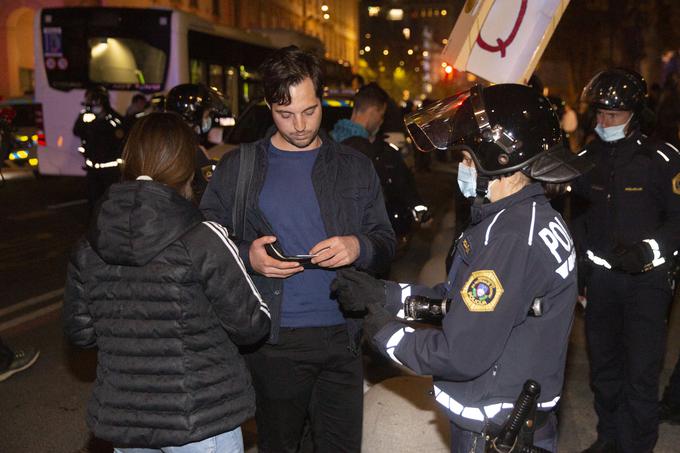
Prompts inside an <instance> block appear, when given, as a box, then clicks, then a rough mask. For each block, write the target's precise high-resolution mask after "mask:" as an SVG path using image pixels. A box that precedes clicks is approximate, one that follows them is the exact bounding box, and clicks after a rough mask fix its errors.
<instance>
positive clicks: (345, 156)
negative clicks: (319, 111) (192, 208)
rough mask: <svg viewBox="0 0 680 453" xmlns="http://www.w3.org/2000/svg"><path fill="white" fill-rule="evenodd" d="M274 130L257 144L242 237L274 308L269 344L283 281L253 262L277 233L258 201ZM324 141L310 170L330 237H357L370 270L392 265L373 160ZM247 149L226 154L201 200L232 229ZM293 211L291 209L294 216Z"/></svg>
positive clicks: (274, 336)
mask: <svg viewBox="0 0 680 453" xmlns="http://www.w3.org/2000/svg"><path fill="white" fill-rule="evenodd" d="M271 133H273V131H270V134H268V136H267V137H266V138H264V139H262V140H259V141H257V142H256V152H257V156H256V159H255V170H254V172H253V179H252V182H251V186H250V187H251V193H250V194H249V196H248V201H247V204H246V211H247V212H246V217H247V225H246V230H245V233H244V237H243V238H238V239H237V240H236V243H237V244H238V247H239V251H240V253H241V257H242V258H243V259H244V261H245V263H246V265H247V266H248V268H249V270H250V271H251V272H252V276H253V280H254V281H255V284H256V285H257V288H258V289H259V290H260V293H261V294H262V296H263V298H264V299H265V300H266V301H267V302H268V303H269V306H270V308H271V311H272V331H271V335H270V337H269V341H270V342H271V343H276V342H277V341H278V334H279V326H280V319H281V300H282V291H283V280H281V279H277V278H267V277H265V276H263V275H260V274H257V273H255V272H254V271H252V269H251V268H250V265H249V260H248V257H249V250H250V244H251V243H252V241H254V240H255V239H257V238H258V237H261V236H266V235H273V230H272V227H271V226H270V224H269V222H268V221H267V219H266V218H265V216H264V214H263V213H262V212H261V211H260V209H259V207H258V199H259V195H260V192H261V191H262V187H263V185H264V182H265V178H266V175H267V164H268V160H267V150H268V146H269V142H270V138H271ZM322 140H323V145H322V146H321V149H320V151H319V155H318V157H317V159H316V162H315V163H314V167H313V169H312V184H313V186H314V189H315V191H316V197H317V199H318V202H319V208H320V210H321V218H322V220H323V222H324V225H325V227H326V233H327V234H328V237H332V236H344V235H355V236H356V237H357V238H358V239H359V243H360V246H361V252H360V255H359V258H358V259H357V261H356V262H355V263H354V266H356V267H357V268H360V269H364V270H367V271H370V272H376V273H377V272H381V271H383V270H385V269H387V267H388V266H389V264H390V260H391V259H392V256H393V255H394V250H395V246H396V240H395V237H394V232H393V231H392V227H391V226H390V222H389V220H388V218H387V214H386V212H385V203H384V202H383V196H382V192H381V190H380V181H379V179H378V176H377V175H376V173H375V170H374V169H373V165H371V162H370V161H369V160H368V159H367V158H366V157H364V156H363V155H362V154H361V153H359V152H358V151H355V150H353V149H351V148H348V147H346V146H342V145H340V144H338V143H336V142H335V141H333V140H332V139H331V138H330V137H328V136H327V135H325V134H323V135H322ZM242 149H243V148H240V149H238V150H234V151H232V152H230V153H228V154H226V155H225V156H224V157H223V158H222V160H221V161H220V163H219V165H218V166H217V169H216V170H215V173H214V174H213V176H212V178H211V180H210V183H209V184H208V188H207V190H206V192H205V194H204V195H203V199H202V200H201V210H202V211H203V214H204V215H205V216H206V218H207V219H210V220H214V221H216V222H219V223H221V224H222V225H226V226H228V227H229V230H230V231H233V229H232V208H233V206H234V199H235V197H236V181H237V179H238V172H239V161H240V156H241V152H242ZM293 214H294V213H291V215H293ZM350 321H351V322H348V330H349V333H350V337H351V339H352V340H353V341H352V346H353V347H354V346H356V343H355V342H354V340H356V339H357V334H358V332H359V325H358V321H356V320H350Z"/></svg>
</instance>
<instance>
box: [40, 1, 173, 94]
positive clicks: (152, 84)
mask: <svg viewBox="0 0 680 453" xmlns="http://www.w3.org/2000/svg"><path fill="white" fill-rule="evenodd" d="M170 16H171V12H170V11H163V10H142V9H127V8H117V9H106V8H54V9H45V10H43V13H42V16H41V32H42V40H41V41H42V43H43V49H44V50H43V53H42V55H41V56H40V57H41V58H42V59H43V61H44V66H45V70H46V71H45V72H46V75H47V82H48V84H49V86H50V87H51V88H54V89H57V90H62V91H69V90H72V89H74V88H75V89H79V88H85V87H87V86H88V85H90V84H92V83H98V84H101V85H104V86H106V87H107V88H109V89H111V90H129V91H132V90H134V91H145V92H154V91H161V90H162V89H163V88H164V86H165V79H166V72H167V67H168V56H169V54H170Z"/></svg>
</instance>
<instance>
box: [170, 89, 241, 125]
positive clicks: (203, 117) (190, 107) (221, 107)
mask: <svg viewBox="0 0 680 453" xmlns="http://www.w3.org/2000/svg"><path fill="white" fill-rule="evenodd" d="M165 109H166V110H167V111H171V112H176V113H179V114H180V115H181V116H182V118H184V120H185V121H186V122H187V123H188V124H189V125H190V126H191V127H192V128H193V129H194V131H195V132H196V133H197V134H199V135H205V134H207V133H208V132H209V131H210V129H211V128H212V127H214V126H219V125H220V124H219V123H220V119H221V118H223V117H225V116H227V115H228V109H227V107H226V105H225V103H224V99H223V96H222V93H220V92H219V91H218V90H217V89H215V88H212V87H207V86H205V85H203V84H195V83H185V84H182V85H177V86H176V87H174V88H173V89H171V90H170V91H169V92H168V94H167V96H166V97H165Z"/></svg>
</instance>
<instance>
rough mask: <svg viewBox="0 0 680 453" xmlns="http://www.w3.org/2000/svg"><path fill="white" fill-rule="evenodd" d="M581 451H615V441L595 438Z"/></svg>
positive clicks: (614, 452)
mask: <svg viewBox="0 0 680 453" xmlns="http://www.w3.org/2000/svg"><path fill="white" fill-rule="evenodd" d="M581 453H616V443H615V442H614V441H613V440H606V439H597V440H596V441H595V443H594V444H593V445H591V446H590V447H588V448H586V449H585V450H583V451H582V452H581Z"/></svg>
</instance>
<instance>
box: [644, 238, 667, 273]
mask: <svg viewBox="0 0 680 453" xmlns="http://www.w3.org/2000/svg"><path fill="white" fill-rule="evenodd" d="M642 242H645V243H647V245H649V247H650V248H651V249H652V253H653V254H654V258H652V266H654V267H657V266H661V265H662V264H663V263H665V262H666V259H665V258H663V257H662V256H661V249H660V248H659V243H658V242H656V240H655V239H643V240H642Z"/></svg>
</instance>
